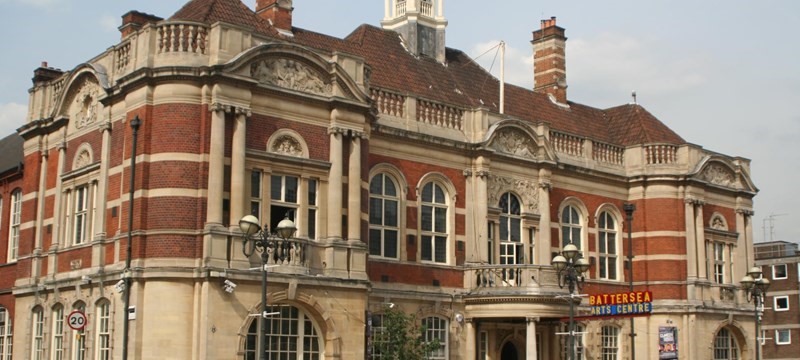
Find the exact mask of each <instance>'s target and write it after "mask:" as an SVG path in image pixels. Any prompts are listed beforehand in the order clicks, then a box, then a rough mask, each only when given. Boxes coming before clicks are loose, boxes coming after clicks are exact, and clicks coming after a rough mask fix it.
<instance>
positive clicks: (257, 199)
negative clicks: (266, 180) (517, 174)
mask: <svg viewBox="0 0 800 360" xmlns="http://www.w3.org/2000/svg"><path fill="white" fill-rule="evenodd" d="M261 191H262V190H261V171H256V170H253V172H251V173H250V215H253V216H255V217H257V218H258V219H259V220H260V219H261Z"/></svg>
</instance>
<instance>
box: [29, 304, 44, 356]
mask: <svg viewBox="0 0 800 360" xmlns="http://www.w3.org/2000/svg"><path fill="white" fill-rule="evenodd" d="M31 359H33V360H44V309H42V307H41V306H36V307H34V308H33V317H32V319H31Z"/></svg>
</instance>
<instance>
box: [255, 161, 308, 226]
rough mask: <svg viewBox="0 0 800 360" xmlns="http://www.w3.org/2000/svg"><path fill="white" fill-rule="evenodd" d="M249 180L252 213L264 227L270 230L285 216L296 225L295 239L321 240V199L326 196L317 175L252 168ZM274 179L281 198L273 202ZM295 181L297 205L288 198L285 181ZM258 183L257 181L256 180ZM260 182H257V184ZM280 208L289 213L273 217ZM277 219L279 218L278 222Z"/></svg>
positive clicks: (295, 200) (295, 201)
mask: <svg viewBox="0 0 800 360" xmlns="http://www.w3.org/2000/svg"><path fill="white" fill-rule="evenodd" d="M248 171H249V172H250V179H249V180H248V186H249V189H250V193H249V195H250V196H249V199H248V200H249V204H250V209H249V213H250V214H251V215H253V216H255V217H257V218H258V219H259V221H261V223H263V224H267V225H268V226H269V228H270V230H274V229H273V228H274V227H275V226H277V225H278V222H279V221H280V220H282V219H283V217H284V215H288V216H289V218H290V219H291V220H292V221H294V223H295V226H297V232H296V233H295V235H294V236H293V238H308V239H312V240H313V239H315V238H317V237H318V236H319V216H320V211H319V199H320V198H322V196H323V194H321V193H320V190H321V189H322V187H321V185H322V181H321V180H320V177H319V176H317V175H318V174H317V173H313V175H311V176H308V175H309V174H306V173H303V174H299V173H292V172H288V171H280V172H277V171H276V172H268V171H263V170H261V169H260V168H258V167H253V168H249V170H248ZM273 178H280V187H281V188H280V189H279V192H280V194H279V195H278V197H277V198H275V199H273V196H272V191H273V189H272V181H273ZM287 178H294V179H296V180H297V188H296V189H295V193H294V194H293V195H294V202H291V201H287V200H291V199H290V198H287V188H286V179H287ZM255 179H258V180H255ZM256 181H258V182H256ZM275 207H280V208H284V209H286V213H276V214H273V211H274V210H273V209H274V208H275ZM273 215H274V216H280V219H278V220H277V221H273V220H275V219H274V218H273Z"/></svg>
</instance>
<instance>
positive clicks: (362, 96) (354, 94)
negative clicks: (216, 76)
mask: <svg viewBox="0 0 800 360" xmlns="http://www.w3.org/2000/svg"><path fill="white" fill-rule="evenodd" d="M225 71H226V72H232V73H235V74H236V75H238V76H239V77H244V78H249V79H251V80H252V81H253V82H254V83H256V84H258V85H259V86H264V87H267V88H273V89H281V90H289V91H292V92H299V93H304V94H310V95H315V96H320V97H326V98H334V97H336V98H346V99H350V100H355V101H358V102H365V103H366V102H368V99H369V97H368V96H367V94H366V93H365V92H364V91H363V90H362V89H361V88H360V87H359V86H358V82H357V81H355V80H354V79H353V76H351V75H353V74H349V73H348V72H347V71H346V70H345V69H343V68H342V67H341V66H340V65H339V64H338V63H337V62H336V60H335V59H333V58H332V57H330V56H326V55H324V54H319V53H317V52H315V51H312V50H311V49H308V48H305V47H302V46H298V45H295V44H283V43H281V44H277V43H276V44H264V45H259V46H256V47H254V48H251V49H248V50H247V51H245V52H243V53H241V54H239V55H238V56H236V57H235V58H234V59H232V60H231V61H230V62H228V64H226V65H225Z"/></svg>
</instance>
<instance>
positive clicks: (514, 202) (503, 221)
mask: <svg viewBox="0 0 800 360" xmlns="http://www.w3.org/2000/svg"><path fill="white" fill-rule="evenodd" d="M499 206H500V264H503V265H505V264H522V263H523V256H524V254H525V252H524V250H523V249H522V216H521V213H520V208H521V206H520V201H519V198H517V197H516V196H515V195H514V194H512V193H505V194H503V195H502V196H500V204H499Z"/></svg>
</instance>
